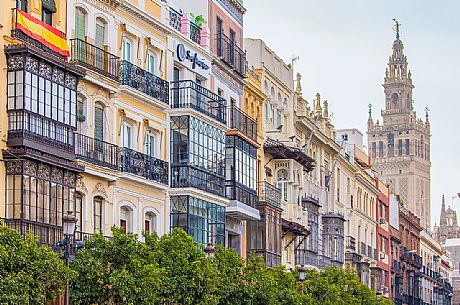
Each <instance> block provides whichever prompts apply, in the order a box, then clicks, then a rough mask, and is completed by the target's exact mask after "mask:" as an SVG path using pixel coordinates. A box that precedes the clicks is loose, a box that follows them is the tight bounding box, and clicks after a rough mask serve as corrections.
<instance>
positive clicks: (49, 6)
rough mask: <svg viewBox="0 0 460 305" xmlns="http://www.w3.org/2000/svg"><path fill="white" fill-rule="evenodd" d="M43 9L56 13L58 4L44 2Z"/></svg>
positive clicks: (50, 1)
mask: <svg viewBox="0 0 460 305" xmlns="http://www.w3.org/2000/svg"><path fill="white" fill-rule="evenodd" d="M42 9H45V10H47V11H50V12H52V13H56V11H57V10H56V2H55V1H54V0H42Z"/></svg>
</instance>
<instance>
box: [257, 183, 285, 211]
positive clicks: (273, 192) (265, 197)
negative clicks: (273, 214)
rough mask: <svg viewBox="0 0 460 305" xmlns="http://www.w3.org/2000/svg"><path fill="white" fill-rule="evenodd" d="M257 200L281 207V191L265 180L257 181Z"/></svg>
mask: <svg viewBox="0 0 460 305" xmlns="http://www.w3.org/2000/svg"><path fill="white" fill-rule="evenodd" d="M258 193H259V202H260V203H265V204H267V205H270V206H272V207H275V208H278V209H281V191H280V189H279V188H277V187H276V186H274V185H273V184H270V183H268V182H267V181H262V182H259V187H258Z"/></svg>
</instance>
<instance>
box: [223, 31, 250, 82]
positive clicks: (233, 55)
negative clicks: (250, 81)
mask: <svg viewBox="0 0 460 305" xmlns="http://www.w3.org/2000/svg"><path fill="white" fill-rule="evenodd" d="M216 51H217V56H219V57H220V58H221V59H222V61H223V62H225V63H226V64H227V65H228V66H230V67H231V68H232V69H233V70H235V71H236V72H237V73H238V74H239V75H241V76H244V75H245V72H246V53H244V52H243V50H241V49H240V48H239V47H237V46H236V42H235V41H232V40H231V39H230V38H229V37H227V36H226V35H225V34H224V33H218V34H216Z"/></svg>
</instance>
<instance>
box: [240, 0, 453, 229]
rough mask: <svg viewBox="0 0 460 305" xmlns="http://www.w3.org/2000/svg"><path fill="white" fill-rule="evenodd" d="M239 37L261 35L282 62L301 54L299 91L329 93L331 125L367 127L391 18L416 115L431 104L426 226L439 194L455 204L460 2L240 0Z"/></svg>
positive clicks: (377, 99) (377, 100)
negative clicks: (406, 66)
mask: <svg viewBox="0 0 460 305" xmlns="http://www.w3.org/2000/svg"><path fill="white" fill-rule="evenodd" d="M244 5H245V7H246V8H247V13H246V15H245V26H244V31H245V34H244V35H245V37H252V38H261V39H263V40H265V42H266V43H267V44H268V45H269V47H270V48H271V49H273V50H274V51H275V52H276V53H277V54H278V55H279V56H280V57H281V58H283V59H284V60H285V62H289V59H290V58H291V57H292V56H293V55H295V56H299V57H300V60H299V61H298V62H297V65H296V66H295V72H300V73H301V74H302V88H303V93H304V96H305V97H307V98H308V100H309V101H311V100H312V98H313V97H314V95H315V93H316V92H320V93H321V96H322V98H324V99H328V100H329V105H330V111H331V112H333V123H334V125H335V126H336V128H337V129H339V128H349V127H357V128H359V129H360V130H361V131H363V132H364V133H365V131H366V123H367V111H368V108H367V105H368V104H369V103H372V104H373V105H374V107H373V110H374V121H375V119H376V114H377V112H380V109H382V108H383V106H384V104H383V101H384V95H383V88H382V86H381V84H382V83H383V77H384V73H385V68H386V64H387V60H388V57H389V56H390V54H391V46H392V42H393V40H394V32H393V31H392V26H393V22H392V19H393V18H396V19H397V20H399V22H400V23H401V24H402V25H401V39H402V41H403V43H404V47H405V54H406V55H407V59H408V61H409V68H410V69H411V71H412V78H413V82H414V85H415V89H414V104H415V110H416V111H417V115H418V116H419V117H424V111H423V110H424V108H425V106H428V107H429V108H430V109H431V112H430V121H431V129H432V139H431V143H432V146H431V155H432V160H431V161H432V172H431V184H432V197H431V205H432V208H431V210H432V225H433V224H434V222H435V221H436V222H437V223H439V212H440V207H441V196H442V194H445V195H446V202H447V204H448V205H451V204H452V203H453V208H454V209H457V210H460V200H459V199H455V200H453V201H452V196H453V195H455V194H457V193H458V192H460V136H459V134H458V132H459V131H460V102H459V100H458V95H459V91H460V90H459V89H460V88H459V86H460V18H458V16H459V15H460V2H458V1H455V0H440V1H431V0H405V1H400V0H373V1H368V0H347V1H343V0H285V1H278V0H244Z"/></svg>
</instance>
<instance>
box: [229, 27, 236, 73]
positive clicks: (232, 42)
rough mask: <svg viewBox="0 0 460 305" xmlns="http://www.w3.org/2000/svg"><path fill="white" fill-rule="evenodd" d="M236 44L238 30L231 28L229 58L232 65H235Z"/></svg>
mask: <svg viewBox="0 0 460 305" xmlns="http://www.w3.org/2000/svg"><path fill="white" fill-rule="evenodd" d="M235 44H236V32H235V31H234V30H232V29H230V46H229V48H228V49H229V53H230V54H229V55H230V56H229V60H230V64H231V65H232V66H235Z"/></svg>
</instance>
